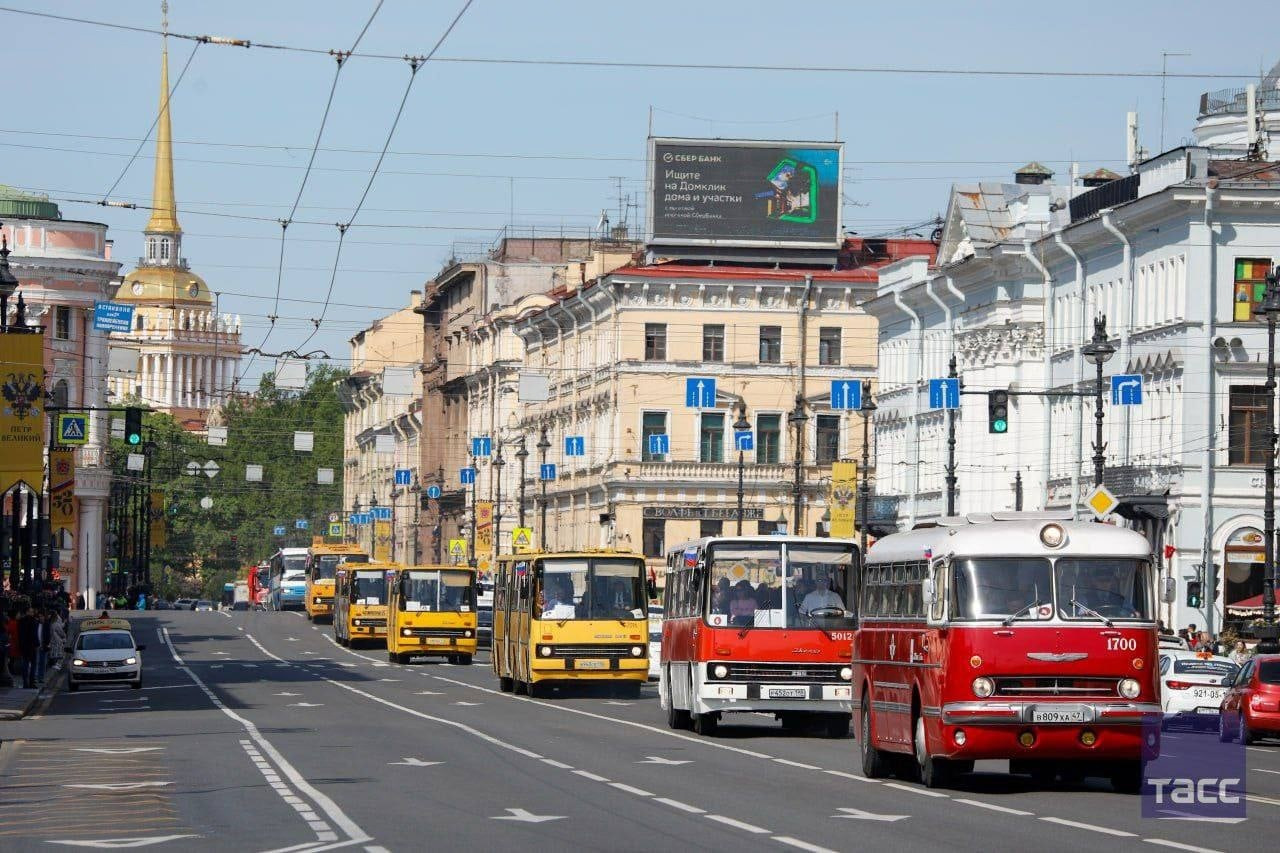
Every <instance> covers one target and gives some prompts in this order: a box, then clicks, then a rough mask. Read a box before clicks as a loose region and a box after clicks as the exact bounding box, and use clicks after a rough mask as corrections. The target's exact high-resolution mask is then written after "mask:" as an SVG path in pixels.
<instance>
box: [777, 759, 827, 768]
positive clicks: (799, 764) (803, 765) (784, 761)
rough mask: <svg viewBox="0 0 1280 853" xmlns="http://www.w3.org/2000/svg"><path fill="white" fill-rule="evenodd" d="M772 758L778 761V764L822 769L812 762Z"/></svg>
mask: <svg viewBox="0 0 1280 853" xmlns="http://www.w3.org/2000/svg"><path fill="white" fill-rule="evenodd" d="M773 760H774V761H776V762H778V763H779V764H785V765H787V766H788V767H799V768H800V769H801V770H821V769H822V768H821V767H818V766H816V765H814V764H805V763H803V762H801V761H792V760H791V759H789V758H775V759H773Z"/></svg>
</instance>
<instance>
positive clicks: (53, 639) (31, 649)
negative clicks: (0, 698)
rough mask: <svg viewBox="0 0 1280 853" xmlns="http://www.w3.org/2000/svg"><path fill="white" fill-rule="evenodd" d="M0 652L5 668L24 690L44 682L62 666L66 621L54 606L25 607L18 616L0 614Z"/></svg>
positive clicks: (65, 643) (65, 641)
mask: <svg viewBox="0 0 1280 853" xmlns="http://www.w3.org/2000/svg"><path fill="white" fill-rule="evenodd" d="M0 646H2V647H3V648H0V651H3V656H2V659H3V661H4V665H5V666H7V667H8V668H9V674H10V675H12V676H13V678H14V679H17V678H21V679H22V686H23V687H24V688H28V689H31V688H34V687H37V686H39V685H40V684H43V683H44V679H45V674H46V673H47V672H49V671H50V670H53V669H56V668H57V667H58V666H60V665H61V663H62V658H63V655H64V653H65V651H66V646H67V620H66V617H65V616H64V615H63V613H62V612H60V611H59V610H58V609H57V608H55V607H42V606H35V605H28V606H27V607H26V610H25V612H22V613H21V614H20V615H18V616H16V617H15V616H13V615H12V614H6V613H0Z"/></svg>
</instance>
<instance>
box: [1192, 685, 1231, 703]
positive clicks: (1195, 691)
mask: <svg viewBox="0 0 1280 853" xmlns="http://www.w3.org/2000/svg"><path fill="white" fill-rule="evenodd" d="M1222 692H1223V691H1222V688H1220V687H1195V688H1192V690H1191V698H1192V699H1218V700H1221V699H1222Z"/></svg>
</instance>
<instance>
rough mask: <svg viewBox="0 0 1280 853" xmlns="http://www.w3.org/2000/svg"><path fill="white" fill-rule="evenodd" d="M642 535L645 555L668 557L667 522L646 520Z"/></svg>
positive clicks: (656, 519)
mask: <svg viewBox="0 0 1280 853" xmlns="http://www.w3.org/2000/svg"><path fill="white" fill-rule="evenodd" d="M640 535H641V538H642V539H643V540H644V555H645V556H646V557H665V556H666V550H667V549H666V539H667V522H666V521H665V520H664V519H661V518H646V519H644V521H643V529H642V532H641V534H640Z"/></svg>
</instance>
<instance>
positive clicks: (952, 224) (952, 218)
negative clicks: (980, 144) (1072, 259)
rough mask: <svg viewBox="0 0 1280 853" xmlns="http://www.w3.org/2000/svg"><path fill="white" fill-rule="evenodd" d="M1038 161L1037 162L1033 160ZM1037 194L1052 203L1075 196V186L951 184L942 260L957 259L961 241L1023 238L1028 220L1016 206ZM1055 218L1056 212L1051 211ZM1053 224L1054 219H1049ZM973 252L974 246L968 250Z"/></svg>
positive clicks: (981, 243) (970, 243)
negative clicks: (1014, 208)
mask: <svg viewBox="0 0 1280 853" xmlns="http://www.w3.org/2000/svg"><path fill="white" fill-rule="evenodd" d="M1029 165H1034V164H1029ZM1033 196H1038V197H1039V196H1042V197H1045V198H1047V199H1048V201H1049V207H1050V208H1052V207H1053V204H1054V202H1057V201H1062V202H1063V206H1064V207H1065V203H1066V201H1067V200H1068V199H1069V198H1070V197H1071V188H1070V187H1062V186H1058V185H1056V184H1006V183H995V182H987V181H983V182H981V183H977V184H954V185H953V186H952V187H951V200H950V202H948V206H947V217H946V220H945V222H944V224H943V230H942V241H941V243H940V244H939V246H938V263H939V264H945V263H950V262H951V261H953V260H956V259H957V258H956V255H957V249H959V248H960V247H961V244H967V245H968V246H970V247H972V246H975V245H976V246H990V245H995V244H997V243H1002V242H1005V241H1008V240H1018V239H1021V235H1022V233H1023V232H1024V230H1025V226H1026V224H1027V220H1026V219H1025V218H1019V217H1018V216H1017V215H1016V213H1015V211H1014V210H1013V206H1014V205H1015V204H1016V203H1017V202H1019V201H1022V202H1026V201H1027V200H1029V199H1031V198H1032V197H1033ZM1049 217H1050V220H1051V222H1052V220H1053V219H1054V218H1055V214H1054V213H1053V211H1052V210H1050V211H1049ZM1045 224H1050V223H1045ZM965 254H972V250H971V249H970V250H969V251H967V252H965Z"/></svg>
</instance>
